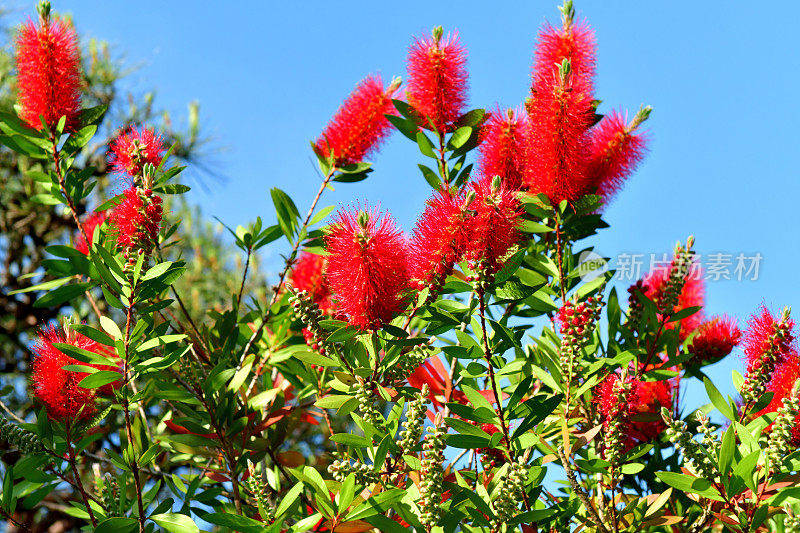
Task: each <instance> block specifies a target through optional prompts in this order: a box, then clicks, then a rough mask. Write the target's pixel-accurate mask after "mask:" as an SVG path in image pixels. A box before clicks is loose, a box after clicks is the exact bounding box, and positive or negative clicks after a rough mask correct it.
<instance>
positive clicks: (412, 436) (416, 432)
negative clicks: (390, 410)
mask: <svg viewBox="0 0 800 533" xmlns="http://www.w3.org/2000/svg"><path fill="white" fill-rule="evenodd" d="M429 393H430V390H429V388H428V384H427V383H426V384H424V385H423V386H422V390H421V391H420V392H419V393H418V394H417V395H416V396H415V397H414V399H413V400H411V401H410V402H408V409H407V410H406V420H405V422H404V423H403V430H402V431H401V432H400V442H399V445H400V449H401V450H403V452H404V453H405V452H408V451H409V450H411V449H413V448H414V447H415V446H416V445H417V442H419V438H420V436H422V426H423V425H424V424H425V412H426V411H427V408H426V404H427V401H428V394H429Z"/></svg>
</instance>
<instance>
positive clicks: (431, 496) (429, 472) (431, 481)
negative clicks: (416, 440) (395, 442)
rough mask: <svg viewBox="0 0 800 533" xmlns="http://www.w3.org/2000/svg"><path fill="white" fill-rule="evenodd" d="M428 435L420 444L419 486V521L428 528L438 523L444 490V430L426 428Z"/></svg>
mask: <svg viewBox="0 0 800 533" xmlns="http://www.w3.org/2000/svg"><path fill="white" fill-rule="evenodd" d="M428 432H429V435H427V436H426V437H425V442H424V443H423V444H422V450H423V453H422V469H421V471H420V477H421V479H420V484H419V493H420V499H419V504H418V505H419V510H420V515H419V520H420V522H422V525H424V526H426V527H428V528H430V527H433V526H435V525H436V524H437V523H438V522H439V516H440V514H441V511H442V509H441V503H442V493H443V492H444V489H443V487H442V484H443V482H444V447H445V444H444V438H445V433H446V430H445V429H444V428H443V427H442V426H441V424H437V425H435V426H433V427H428Z"/></svg>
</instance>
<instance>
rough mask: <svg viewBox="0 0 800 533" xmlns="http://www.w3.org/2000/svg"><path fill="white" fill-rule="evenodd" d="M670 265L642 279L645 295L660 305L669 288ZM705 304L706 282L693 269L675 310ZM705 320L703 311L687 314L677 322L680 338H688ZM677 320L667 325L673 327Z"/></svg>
mask: <svg viewBox="0 0 800 533" xmlns="http://www.w3.org/2000/svg"><path fill="white" fill-rule="evenodd" d="M669 272H670V269H669V267H660V268H656V269H655V270H653V271H652V272H650V273H649V274H647V275H646V276H645V277H644V279H643V280H642V283H643V288H644V289H645V290H644V295H645V296H647V297H648V298H649V299H651V300H652V301H653V302H655V304H656V305H659V302H660V301H661V299H662V298H663V296H664V294H665V291H666V289H667V282H668V280H669ZM704 305H705V283H704V282H703V278H702V276H701V275H700V272H699V271H693V272H692V273H691V275H689V276H687V277H686V282H685V283H684V285H683V289H682V290H681V293H680V295H679V296H678V302H677V303H676V305H675V308H674V312H675V313H677V312H678V311H681V310H683V309H686V308H688V307H703V306H704ZM703 321H704V317H703V311H702V310H700V311H697V312H696V313H694V314H693V315H690V316H687V317H685V318H683V319H681V320H680V321H678V322H677V323H678V324H680V339H681V341H684V340H686V338H687V337H688V336H689V334H690V333H691V332H693V331H694V330H696V329H697V328H698V327H700V324H702V323H703ZM675 324H676V322H669V323H667V325H666V327H667V328H669V329H672V328H674V327H675Z"/></svg>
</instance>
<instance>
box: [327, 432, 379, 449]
mask: <svg viewBox="0 0 800 533" xmlns="http://www.w3.org/2000/svg"><path fill="white" fill-rule="evenodd" d="M331 440H332V441H333V442H338V443H339V444H344V445H345V446H353V447H355V448H366V447H367V446H370V445H371V444H372V442H371V441H370V440H369V439H368V438H366V437H362V436H361V435H353V434H352V433H336V434H334V435H331Z"/></svg>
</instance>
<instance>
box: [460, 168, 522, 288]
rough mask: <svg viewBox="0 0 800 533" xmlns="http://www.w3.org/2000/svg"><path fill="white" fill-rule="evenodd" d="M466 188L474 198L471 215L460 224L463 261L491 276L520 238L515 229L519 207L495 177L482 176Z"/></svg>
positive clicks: (513, 197) (501, 265)
mask: <svg viewBox="0 0 800 533" xmlns="http://www.w3.org/2000/svg"><path fill="white" fill-rule="evenodd" d="M469 189H470V191H471V192H472V194H473V195H474V200H473V201H472V202H471V203H470V206H469V208H470V210H471V211H472V212H474V214H473V215H472V216H470V217H469V218H467V219H466V221H465V224H464V225H465V232H466V235H467V242H466V243H465V245H464V250H465V252H464V258H465V259H466V260H467V261H470V262H471V263H481V264H482V266H478V268H480V269H482V270H483V271H484V273H486V274H489V275H491V274H494V273H496V272H497V271H499V270H500V269H501V268H503V265H504V263H505V259H506V256H507V255H508V254H509V252H510V251H511V249H512V248H513V247H514V246H515V245H516V244H518V243H519V242H520V240H521V238H522V234H521V233H520V231H519V229H518V227H517V226H518V225H519V223H520V217H521V216H522V206H521V205H520V203H519V200H517V198H516V196H515V195H514V192H513V190H512V189H510V188H508V187H507V186H506V185H505V184H504V183H503V181H502V180H499V179H496V178H490V177H489V176H483V177H482V178H480V179H478V180H477V181H473V182H471V183H470V185H469ZM475 266H476V265H473V267H475Z"/></svg>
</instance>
